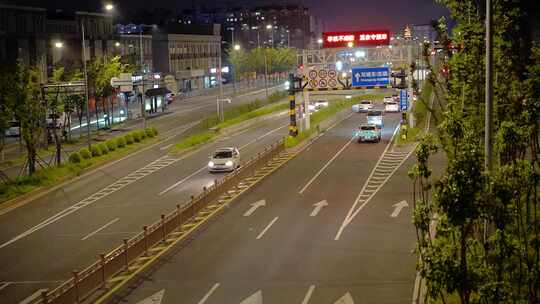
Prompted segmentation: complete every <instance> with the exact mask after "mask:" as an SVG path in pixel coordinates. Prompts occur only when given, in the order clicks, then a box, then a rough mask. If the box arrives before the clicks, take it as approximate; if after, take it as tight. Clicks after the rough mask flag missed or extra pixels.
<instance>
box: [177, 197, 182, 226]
mask: <svg viewBox="0 0 540 304" xmlns="http://www.w3.org/2000/svg"><path fill="white" fill-rule="evenodd" d="M176 217H177V219H178V220H177V222H176V229H177V231H179V232H180V230H181V227H182V210H181V209H180V204H176Z"/></svg>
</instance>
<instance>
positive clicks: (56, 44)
mask: <svg viewBox="0 0 540 304" xmlns="http://www.w3.org/2000/svg"><path fill="white" fill-rule="evenodd" d="M54 47H56V48H57V49H61V48H63V47H64V44H63V43H62V41H57V42H55V43H54Z"/></svg>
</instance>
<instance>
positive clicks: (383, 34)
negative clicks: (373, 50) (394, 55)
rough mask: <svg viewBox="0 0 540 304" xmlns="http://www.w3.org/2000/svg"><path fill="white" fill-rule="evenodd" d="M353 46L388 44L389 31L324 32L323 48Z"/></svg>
mask: <svg viewBox="0 0 540 304" xmlns="http://www.w3.org/2000/svg"><path fill="white" fill-rule="evenodd" d="M349 44H352V45H353V46H377V45H389V44H390V31H388V30H381V31H355V32H324V33H323V47H324V48H340V47H348V46H349Z"/></svg>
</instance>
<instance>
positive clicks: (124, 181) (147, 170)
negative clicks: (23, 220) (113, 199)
mask: <svg viewBox="0 0 540 304" xmlns="http://www.w3.org/2000/svg"><path fill="white" fill-rule="evenodd" d="M178 160H180V159H175V158H170V157H168V156H163V157H161V158H158V159H157V160H155V161H153V162H151V163H150V164H148V165H146V166H145V167H143V168H141V169H139V170H137V171H135V172H132V173H130V174H129V175H126V176H124V177H122V178H121V179H119V180H117V181H116V182H114V183H113V184H111V185H109V186H107V187H105V188H103V189H101V190H100V191H98V192H95V193H94V194H92V195H90V196H89V197H87V198H85V199H83V200H81V201H79V202H78V203H76V204H75V205H72V206H71V207H68V208H66V209H64V210H62V211H60V212H58V213H56V214H55V215H53V216H51V217H49V218H47V219H46V220H44V221H43V222H41V223H39V224H37V225H36V226H34V227H32V228H30V229H28V230H26V231H25V232H23V233H21V234H19V235H17V236H15V237H14V238H12V239H11V240H9V241H7V242H5V243H3V244H2V245H0V249H2V248H4V247H6V246H9V245H11V244H13V243H15V242H16V241H18V240H20V239H22V238H25V237H27V236H29V235H30V234H32V233H34V232H36V231H39V230H41V229H43V228H45V227H46V226H48V225H51V224H53V223H55V222H57V221H59V220H60V219H62V218H64V217H66V216H68V215H70V214H72V213H74V212H77V211H78V210H79V209H82V208H84V207H87V206H89V205H92V204H94V203H95V202H97V201H98V200H100V199H102V198H104V197H106V196H108V195H109V194H111V193H113V192H116V191H118V190H120V189H122V188H124V187H126V186H128V185H130V184H132V183H134V182H136V181H138V180H139V179H141V178H143V177H146V176H148V175H150V174H152V173H154V172H156V171H158V170H160V169H162V168H164V167H167V166H170V165H171V164H173V163H175V162H177V161H178Z"/></svg>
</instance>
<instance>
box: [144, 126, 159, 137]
mask: <svg viewBox="0 0 540 304" xmlns="http://www.w3.org/2000/svg"><path fill="white" fill-rule="evenodd" d="M144 133H146V136H147V137H154V136H156V135H155V134H154V130H152V129H151V128H146V129H145V130H144Z"/></svg>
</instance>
